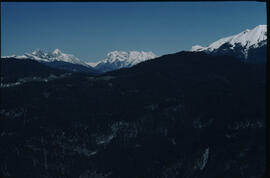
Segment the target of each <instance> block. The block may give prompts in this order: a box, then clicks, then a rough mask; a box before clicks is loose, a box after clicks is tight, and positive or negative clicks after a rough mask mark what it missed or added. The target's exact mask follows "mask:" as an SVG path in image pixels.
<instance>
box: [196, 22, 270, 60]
mask: <svg viewBox="0 0 270 178" xmlns="http://www.w3.org/2000/svg"><path fill="white" fill-rule="evenodd" d="M266 33H267V26H266V25H258V26H256V27H255V28H253V29H252V30H249V29H247V30H245V31H243V32H241V33H239V34H236V35H232V36H229V37H225V38H221V39H219V40H217V41H215V42H213V43H212V44H210V45H209V46H207V47H203V46H199V45H195V46H192V48H191V51H204V52H206V53H209V54H213V55H231V56H235V57H238V58H240V59H242V60H245V61H247V62H253V63H261V62H265V61H266V40H267V36H266Z"/></svg>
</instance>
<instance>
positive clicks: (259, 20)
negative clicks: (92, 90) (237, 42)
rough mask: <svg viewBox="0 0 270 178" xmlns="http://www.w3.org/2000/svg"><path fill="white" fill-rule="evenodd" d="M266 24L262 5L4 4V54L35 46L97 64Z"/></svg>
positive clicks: (202, 42) (177, 47) (208, 40)
mask: <svg viewBox="0 0 270 178" xmlns="http://www.w3.org/2000/svg"><path fill="white" fill-rule="evenodd" d="M259 24H266V4H265V3H263V2H111V3H109V2H100V3H98V2H81V3H75V2H55V3H50V2H35V3H34V2H28V3H26V2H24V3H18V2H6V3H1V55H2V56H3V55H12V54H17V55H22V54H23V53H24V52H31V51H33V50H35V49H37V48H40V49H43V50H45V51H51V50H53V49H55V48H59V49H60V50H61V51H62V52H64V53H68V54H74V55H75V56H76V57H78V58H80V59H81V60H84V61H91V62H94V61H98V60H101V59H104V58H105V57H106V54H107V53H108V52H110V51H114V50H123V51H130V50H139V51H141V50H143V51H152V52H154V53H155V54H157V55H163V54H168V53H174V52H178V51H181V50H189V49H190V48H191V46H193V45H196V44H199V45H203V46H204V45H208V44H209V43H211V42H213V41H216V40H217V39H219V38H222V37H225V36H229V35H233V34H236V33H239V32H241V31H243V30H245V29H251V28H254V27H255V26H257V25H259Z"/></svg>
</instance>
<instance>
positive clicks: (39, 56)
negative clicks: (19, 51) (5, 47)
mask: <svg viewBox="0 0 270 178" xmlns="http://www.w3.org/2000/svg"><path fill="white" fill-rule="evenodd" d="M14 57H15V58H18V59H32V60H37V61H40V62H55V61H59V62H67V63H72V64H80V65H83V66H85V67H89V65H88V64H86V63H85V62H83V61H81V60H80V59H78V58H76V57H75V56H74V55H71V54H65V53H63V52H61V51H60V50H59V49H55V50H53V51H52V52H48V53H47V52H44V51H43V50H41V49H36V50H34V51H33V52H31V53H25V54H24V55H23V56H14Z"/></svg>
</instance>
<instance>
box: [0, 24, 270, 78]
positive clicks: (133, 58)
mask: <svg viewBox="0 0 270 178" xmlns="http://www.w3.org/2000/svg"><path fill="white" fill-rule="evenodd" d="M266 33H267V26H266V25H258V26H256V27H255V28H253V29H251V30H249V29H247V30H245V31H243V32H241V33H238V34H236V35H232V36H229V37H225V38H221V39H219V40H217V41H215V42H213V43H211V44H210V45H208V46H206V47H203V46H200V45H195V46H192V48H191V49H190V51H192V52H205V53H207V54H210V55H217V56H219V55H229V56H234V57H237V58H238V59H240V60H241V61H245V62H250V63H265V62H266V41H267V37H266ZM157 57H158V56H157V55H155V54H154V53H153V52H144V51H141V52H139V51H129V52H125V51H112V52H109V53H108V54H107V57H106V58H105V59H103V60H100V61H98V62H84V61H82V60H80V59H78V58H77V57H75V56H74V55H71V54H65V53H62V52H61V51H60V50H59V49H55V50H54V51H52V52H49V53H46V52H44V51H42V50H40V49H37V50H35V51H33V52H32V53H25V54H24V55H22V56H16V55H13V56H5V57H2V58H16V59H32V60H36V61H39V62H42V63H44V64H46V65H49V66H50V67H54V68H60V69H65V70H69V71H78V72H89V73H92V74H100V73H104V72H108V71H112V70H117V69H121V68H129V67H132V66H134V65H136V64H138V63H141V62H144V61H147V60H150V59H154V58H157Z"/></svg>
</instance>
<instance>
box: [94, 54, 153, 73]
mask: <svg viewBox="0 0 270 178" xmlns="http://www.w3.org/2000/svg"><path fill="white" fill-rule="evenodd" d="M156 57H158V56H157V55H155V54H154V53H153V52H144V51H141V52H139V51H129V52H125V51H112V52H110V53H108V54H107V58H105V59H104V60H102V61H100V62H98V63H95V68H96V69H98V70H101V71H104V72H106V71H110V70H115V69H120V68H124V67H132V66H134V65H136V64H138V63H140V62H143V61H146V60H149V59H153V58H156Z"/></svg>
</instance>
